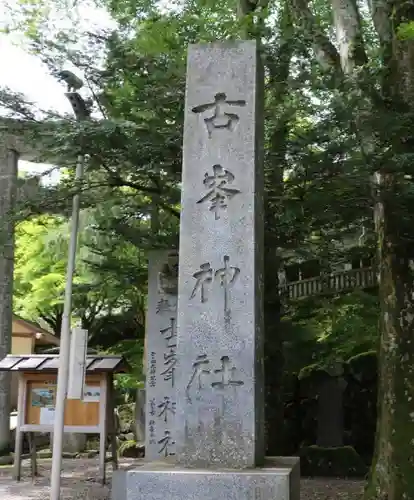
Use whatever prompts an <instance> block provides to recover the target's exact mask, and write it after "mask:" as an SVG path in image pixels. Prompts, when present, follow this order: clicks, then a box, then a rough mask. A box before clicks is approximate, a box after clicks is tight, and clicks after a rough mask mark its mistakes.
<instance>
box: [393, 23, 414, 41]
mask: <svg viewBox="0 0 414 500" xmlns="http://www.w3.org/2000/svg"><path fill="white" fill-rule="evenodd" d="M397 36H398V38H399V39H400V40H412V39H413V38H414V21H410V22H407V23H401V24H400V25H399V26H398V29H397Z"/></svg>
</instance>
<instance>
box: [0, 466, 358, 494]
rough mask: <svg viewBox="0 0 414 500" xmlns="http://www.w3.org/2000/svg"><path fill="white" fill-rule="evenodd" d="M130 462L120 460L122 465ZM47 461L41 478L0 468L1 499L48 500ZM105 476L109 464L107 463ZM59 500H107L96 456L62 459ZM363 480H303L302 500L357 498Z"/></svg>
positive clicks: (110, 468) (23, 471) (9, 468)
mask: <svg viewBox="0 0 414 500" xmlns="http://www.w3.org/2000/svg"><path fill="white" fill-rule="evenodd" d="M131 463H133V461H132V460H122V462H121V467H126V466H128V465H130V464H131ZM50 464H51V463H50V460H39V473H40V477H38V478H36V480H35V481H34V483H33V482H32V481H31V478H30V464H29V462H23V467H22V481H21V482H20V483H16V482H15V481H13V480H12V476H11V471H12V469H11V467H0V499H4V500H6V499H7V500H49V495H50V488H49V485H50ZM107 470H108V476H109V477H110V476H111V470H112V467H111V465H110V464H108V469H107ZM63 471H64V472H63V475H62V493H61V500H80V499H82V500H108V499H109V494H110V493H109V488H108V487H106V486H101V485H100V484H99V483H97V482H96V478H97V477H98V462H97V460H95V459H84V460H81V459H76V460H64V463H63ZM363 486H364V483H363V481H351V480H344V479H302V481H301V500H331V499H332V500H360V499H361V494H362V491H363Z"/></svg>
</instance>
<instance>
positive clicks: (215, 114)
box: [192, 92, 246, 137]
mask: <svg viewBox="0 0 414 500" xmlns="http://www.w3.org/2000/svg"><path fill="white" fill-rule="evenodd" d="M245 105H246V101H244V100H242V99H239V100H234V101H232V100H230V99H227V95H226V94H225V93H224V92H219V93H217V94H216V95H215V96H214V102H210V103H207V104H201V105H199V106H195V107H194V108H193V109H192V112H193V113H197V114H198V113H206V112H207V111H212V114H210V116H207V117H206V118H204V123H205V125H206V128H207V133H208V136H209V137H211V136H212V134H213V131H214V129H216V130H223V129H224V130H229V131H230V132H233V130H234V129H235V128H236V126H237V124H238V123H239V121H240V117H239V115H238V114H237V113H236V112H234V111H233V110H232V107H233V108H234V107H239V108H240V107H243V106H245Z"/></svg>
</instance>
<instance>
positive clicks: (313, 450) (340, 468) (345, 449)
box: [300, 446, 368, 477]
mask: <svg viewBox="0 0 414 500" xmlns="http://www.w3.org/2000/svg"><path fill="white" fill-rule="evenodd" d="M300 467H301V473H302V475H304V476H310V477H314V476H322V477H364V476H365V475H366V474H367V472H368V470H367V466H366V465H365V463H364V461H363V460H362V458H361V457H360V456H359V455H358V453H357V452H356V451H355V449H354V448H352V446H341V447H338V448H322V447H320V446H308V447H306V448H302V450H301V451H300Z"/></svg>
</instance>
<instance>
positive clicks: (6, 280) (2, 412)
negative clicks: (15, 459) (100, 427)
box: [0, 146, 18, 454]
mask: <svg viewBox="0 0 414 500" xmlns="http://www.w3.org/2000/svg"><path fill="white" fill-rule="evenodd" d="M17 161H18V155H17V153H16V152H15V151H11V150H7V149H6V148H5V147H4V146H0V359H3V358H4V357H5V356H6V355H7V354H9V353H10V350H11V338H12V322H13V311H12V307H13V264H14V213H13V209H14V202H15V195H16V180H17ZM9 419H10V374H9V373H7V372H1V373H0V454H1V453H2V452H5V451H7V450H8V448H9V446H10V424H9Z"/></svg>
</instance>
